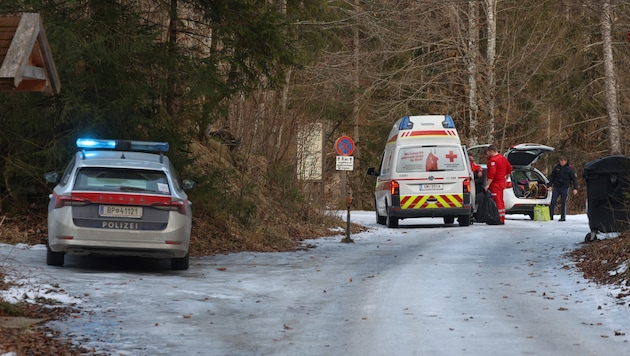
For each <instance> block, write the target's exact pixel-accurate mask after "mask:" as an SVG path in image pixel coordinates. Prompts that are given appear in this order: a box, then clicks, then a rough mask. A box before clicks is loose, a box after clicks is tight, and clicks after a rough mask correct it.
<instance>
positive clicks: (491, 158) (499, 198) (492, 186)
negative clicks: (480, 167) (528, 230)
mask: <svg viewBox="0 0 630 356" xmlns="http://www.w3.org/2000/svg"><path fill="white" fill-rule="evenodd" d="M486 155H487V156H488V171H487V177H486V185H485V187H484V189H486V190H489V191H490V193H491V194H492V199H494V202H495V203H496V204H497V209H498V210H499V217H500V219H501V224H504V223H505V202H504V201H503V190H504V189H505V187H506V186H507V177H509V176H510V174H511V173H512V165H511V164H510V162H508V160H507V158H505V156H504V155H502V154H499V150H498V149H497V146H495V145H490V146H488V148H486Z"/></svg>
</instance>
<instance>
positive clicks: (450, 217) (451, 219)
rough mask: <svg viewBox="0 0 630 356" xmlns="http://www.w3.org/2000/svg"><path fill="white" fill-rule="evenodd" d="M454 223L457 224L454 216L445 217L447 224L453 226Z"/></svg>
mask: <svg viewBox="0 0 630 356" xmlns="http://www.w3.org/2000/svg"><path fill="white" fill-rule="evenodd" d="M453 222H455V217H454V216H445V217H444V223H445V224H452V223H453Z"/></svg>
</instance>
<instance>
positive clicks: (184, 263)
mask: <svg viewBox="0 0 630 356" xmlns="http://www.w3.org/2000/svg"><path fill="white" fill-rule="evenodd" d="M189 266H190V251H189V252H188V253H186V256H184V257H182V258H171V269H172V270H174V271H184V270H187V269H188V267H189Z"/></svg>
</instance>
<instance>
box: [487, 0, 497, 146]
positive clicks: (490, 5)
mask: <svg viewBox="0 0 630 356" xmlns="http://www.w3.org/2000/svg"><path fill="white" fill-rule="evenodd" d="M497 1H498V0H485V3H486V18H487V21H488V24H487V27H486V28H487V36H488V48H487V51H486V57H487V58H486V60H487V69H486V73H487V81H488V84H487V85H488V91H487V92H488V97H487V102H488V104H487V108H486V110H487V112H488V122H487V125H486V126H487V128H488V142H493V141H494V125H495V117H494V115H495V113H494V109H495V106H496V102H495V101H496V83H495V71H494V70H495V68H494V65H495V58H496V44H497V21H496V18H497Z"/></svg>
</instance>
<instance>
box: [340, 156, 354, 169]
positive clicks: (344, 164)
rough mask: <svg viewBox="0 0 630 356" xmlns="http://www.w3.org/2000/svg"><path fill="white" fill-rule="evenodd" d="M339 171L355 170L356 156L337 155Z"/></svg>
mask: <svg viewBox="0 0 630 356" xmlns="http://www.w3.org/2000/svg"><path fill="white" fill-rule="evenodd" d="M336 168H337V170H338V171H353V170H354V157H353V156H337V165H336Z"/></svg>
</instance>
